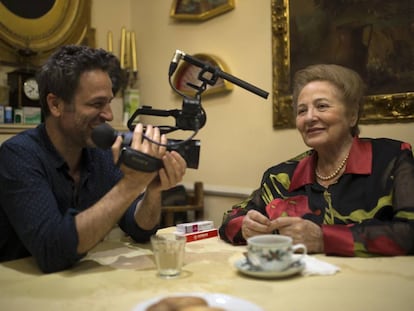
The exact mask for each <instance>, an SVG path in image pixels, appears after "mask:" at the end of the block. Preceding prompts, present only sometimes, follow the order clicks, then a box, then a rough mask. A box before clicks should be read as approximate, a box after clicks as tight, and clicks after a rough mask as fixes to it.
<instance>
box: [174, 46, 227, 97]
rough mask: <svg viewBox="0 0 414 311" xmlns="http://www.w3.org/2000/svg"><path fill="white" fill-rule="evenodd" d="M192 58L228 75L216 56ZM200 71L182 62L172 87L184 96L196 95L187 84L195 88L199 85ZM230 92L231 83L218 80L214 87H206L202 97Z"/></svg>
mask: <svg viewBox="0 0 414 311" xmlns="http://www.w3.org/2000/svg"><path fill="white" fill-rule="evenodd" d="M192 56H193V57H195V58H197V59H199V60H201V61H203V62H205V63H208V64H210V65H212V66H214V67H218V68H220V70H222V71H225V72H227V73H230V72H229V70H228V68H227V66H226V65H225V64H224V62H223V61H222V60H221V59H220V58H218V57H217V56H214V55H210V54H203V53H200V54H194V55H192ZM200 71H201V68H199V67H197V66H194V65H192V64H189V63H187V62H185V61H182V62H181V64H180V65H179V67H178V69H177V71H176V73H175V75H174V77H173V83H174V86H175V87H176V88H177V89H178V90H179V91H180V92H182V93H184V94H187V95H194V94H195V93H196V90H195V89H194V88H192V87H191V86H189V85H188V83H191V84H194V85H197V86H199V85H201V81H200V80H199V79H198V74H199V72H200ZM206 78H209V77H206ZM231 90H233V84H232V83H230V82H228V81H227V80H224V79H222V78H218V80H217V82H216V84H215V85H207V88H206V90H205V91H204V92H203V96H204V95H208V94H216V93H227V92H230V91H231Z"/></svg>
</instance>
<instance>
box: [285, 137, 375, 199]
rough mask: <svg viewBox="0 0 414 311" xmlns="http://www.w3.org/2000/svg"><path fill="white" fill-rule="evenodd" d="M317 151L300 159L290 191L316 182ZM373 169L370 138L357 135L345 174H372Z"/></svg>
mask: <svg viewBox="0 0 414 311" xmlns="http://www.w3.org/2000/svg"><path fill="white" fill-rule="evenodd" d="M316 159H317V153H316V152H312V153H311V154H310V155H309V156H307V157H305V158H303V159H302V160H300V161H299V163H298V165H297V167H296V169H295V171H294V172H293V176H292V182H291V184H290V187H289V191H294V190H295V189H297V188H300V187H302V186H304V185H306V184H312V183H315V166H316ZM371 169H372V145H371V142H370V141H369V140H361V139H359V138H358V137H355V138H354V140H353V141H352V146H351V150H350V152H349V157H348V161H347V162H346V166H345V172H344V174H361V175H364V174H371Z"/></svg>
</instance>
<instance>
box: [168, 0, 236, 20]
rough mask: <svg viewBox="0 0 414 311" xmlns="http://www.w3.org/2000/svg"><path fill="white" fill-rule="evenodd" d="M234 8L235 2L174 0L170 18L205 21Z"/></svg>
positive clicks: (221, 0) (230, 0) (227, 0)
mask: <svg viewBox="0 0 414 311" xmlns="http://www.w3.org/2000/svg"><path fill="white" fill-rule="evenodd" d="M234 7H235V3H234V0H174V1H173V3H172V6H171V11H170V16H171V17H172V18H174V19H177V20H184V21H205V20H207V19H210V18H213V17H215V16H218V15H221V14H223V13H225V12H227V11H230V10H233V9H234Z"/></svg>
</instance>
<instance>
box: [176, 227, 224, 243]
mask: <svg viewBox="0 0 414 311" xmlns="http://www.w3.org/2000/svg"><path fill="white" fill-rule="evenodd" d="M175 234H177V235H184V236H185V237H186V241H187V242H194V241H198V240H203V239H208V238H213V237H215V236H218V230H217V229H209V230H204V231H198V232H191V233H182V232H176V233H175Z"/></svg>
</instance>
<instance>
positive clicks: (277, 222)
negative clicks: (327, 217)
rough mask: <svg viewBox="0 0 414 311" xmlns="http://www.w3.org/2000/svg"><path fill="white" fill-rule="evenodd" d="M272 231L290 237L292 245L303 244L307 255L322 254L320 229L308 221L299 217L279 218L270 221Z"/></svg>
mask: <svg viewBox="0 0 414 311" xmlns="http://www.w3.org/2000/svg"><path fill="white" fill-rule="evenodd" d="M271 223H272V224H271V227H272V229H273V230H278V231H279V234H282V235H287V236H290V237H291V238H292V239H293V244H298V243H303V244H305V245H306V248H307V250H308V253H323V251H324V247H323V235H322V229H321V227H319V226H318V225H317V224H315V223H313V222H312V221H310V220H306V219H303V218H300V217H279V218H277V219H274V220H272V221H271Z"/></svg>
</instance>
